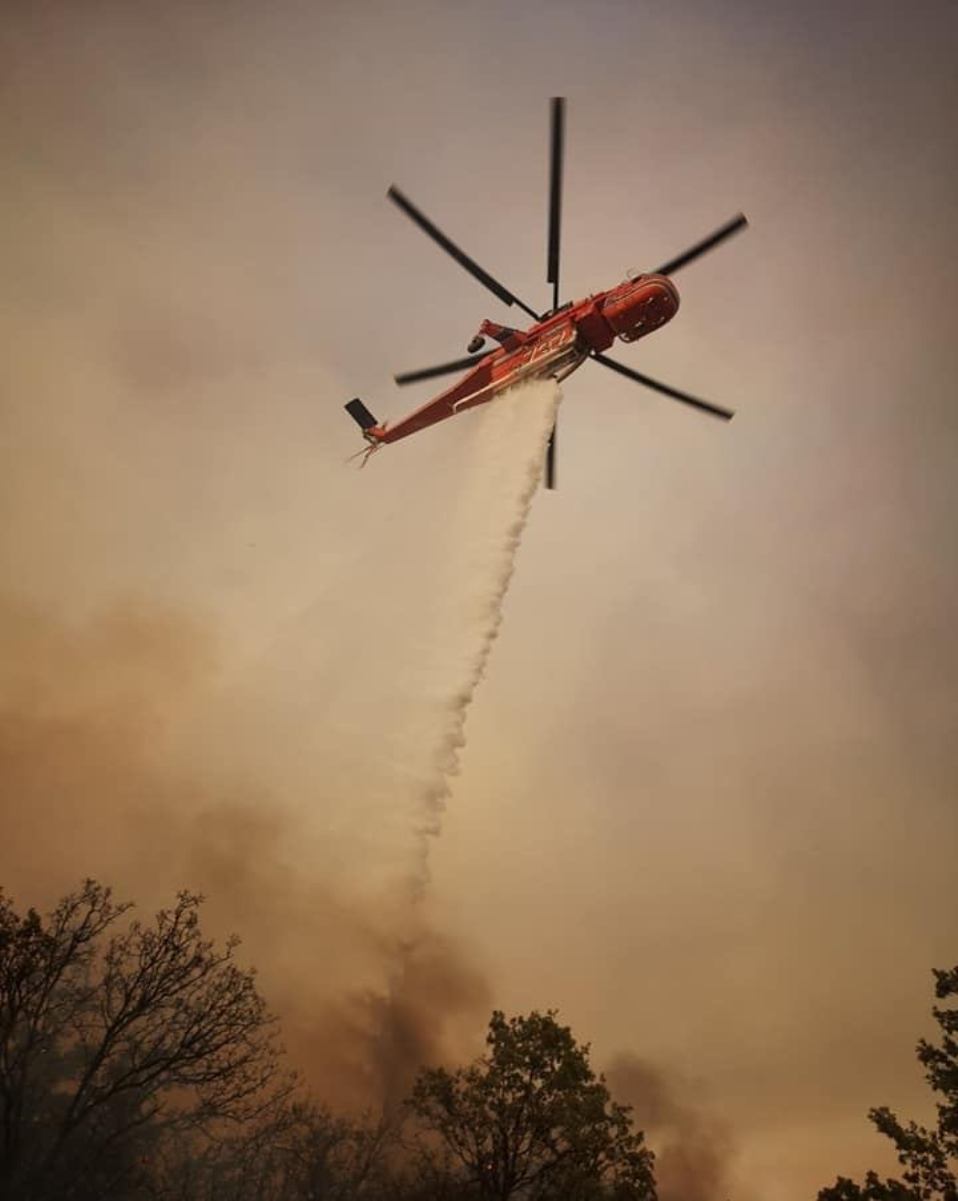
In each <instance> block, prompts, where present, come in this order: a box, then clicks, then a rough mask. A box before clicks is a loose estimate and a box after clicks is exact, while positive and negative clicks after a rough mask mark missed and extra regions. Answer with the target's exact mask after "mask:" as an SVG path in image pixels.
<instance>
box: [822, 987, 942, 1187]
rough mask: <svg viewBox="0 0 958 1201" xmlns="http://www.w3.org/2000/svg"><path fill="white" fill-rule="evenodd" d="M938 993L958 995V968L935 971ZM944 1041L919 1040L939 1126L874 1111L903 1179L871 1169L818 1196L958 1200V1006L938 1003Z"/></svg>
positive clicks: (937, 1016)
mask: <svg viewBox="0 0 958 1201" xmlns="http://www.w3.org/2000/svg"><path fill="white" fill-rule="evenodd" d="M934 976H935V996H936V997H937V999H938V1000H939V1001H943V1000H948V999H949V998H952V997H958V967H953V968H951V969H950V970H948V971H939V970H937V969H936V970H935V972H934ZM932 1013H933V1014H934V1017H935V1021H936V1022H937V1023H938V1025H939V1027H940V1028H941V1042H940V1043H939V1044H937V1045H936V1044H934V1043H930V1042H928V1041H927V1040H926V1039H921V1040H920V1041H919V1043H918V1048H917V1054H918V1059H919V1061H920V1062H921V1063H922V1065H923V1066H924V1068H925V1079H926V1080H927V1081H928V1083H929V1084H930V1085H931V1088H932V1090H933V1092H935V1093H937V1094H938V1095H939V1096H940V1097H941V1098H942V1100H941V1101H939V1102H937V1105H936V1108H937V1112H938V1121H937V1124H936V1126H935V1129H934V1130H928V1129H926V1128H925V1127H924V1126H919V1125H917V1124H916V1123H915V1122H909V1123H908V1124H907V1126H906V1125H903V1124H902V1123H901V1122H900V1121H899V1120H898V1118H897V1117H896V1116H895V1114H894V1113H892V1111H891V1110H890V1109H888V1108H887V1107H886V1106H882V1107H881V1108H879V1109H872V1110H870V1111H869V1114H868V1116H869V1118H870V1119H871V1121H872V1122H873V1123H874V1125H875V1127H876V1128H877V1129H878V1130H879V1131H880V1132H881V1133H882V1134H884V1135H885V1136H886V1137H887V1138H890V1139H891V1140H892V1142H893V1143H894V1144H895V1148H896V1150H897V1152H898V1162H899V1163H900V1164H901V1165H902V1167H903V1168H904V1169H905V1170H904V1172H903V1173H902V1177H901V1179H900V1180H896V1179H886V1180H881V1179H880V1178H879V1177H878V1175H877V1173H875V1172H869V1173H868V1174H867V1176H866V1177H865V1182H864V1184H856V1183H855V1182H854V1181H853V1180H849V1179H848V1178H847V1177H845V1176H840V1177H839V1178H838V1179H837V1180H836V1181H835V1183H834V1184H833V1185H832V1186H831V1187H830V1188H826V1189H822V1190H821V1192H820V1193H819V1194H818V1201H932V1199H938V1198H940V1201H958V1177H956V1175H955V1171H956V1167H958V1008H945V1007H942V1006H939V1005H935V1006H934V1007H933V1008H932Z"/></svg>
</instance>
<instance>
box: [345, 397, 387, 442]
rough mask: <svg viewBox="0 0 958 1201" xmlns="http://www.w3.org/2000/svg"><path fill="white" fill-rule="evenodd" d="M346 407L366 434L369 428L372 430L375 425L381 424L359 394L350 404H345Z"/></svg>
mask: <svg viewBox="0 0 958 1201" xmlns="http://www.w3.org/2000/svg"><path fill="white" fill-rule="evenodd" d="M344 408H345V409H346V412H347V413H348V414H349V415H350V417H352V419H353V421H355V422H356V424H357V425H358V426H359V428H360V429H361V430H362V431H363V433H364V434H365V432H366V431H367V430H370V429H372V428H373V426H376V425H378V424H379V422H378V421H377V420H376V418H375V417H374V416H373V415H372V413H370V411H369V409H367V408H366V406H365V405H364V404H363V402H362V401H361V400H360V399H359V397H358V396H357V397H356V398H355V400H351V401H350V402H349V404H347V405H345V406H344Z"/></svg>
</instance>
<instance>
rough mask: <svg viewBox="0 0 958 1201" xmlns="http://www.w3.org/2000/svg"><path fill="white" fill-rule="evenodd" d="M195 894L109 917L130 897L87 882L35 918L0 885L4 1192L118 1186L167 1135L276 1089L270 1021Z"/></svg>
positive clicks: (243, 1114) (140, 1169)
mask: <svg viewBox="0 0 958 1201" xmlns="http://www.w3.org/2000/svg"><path fill="white" fill-rule="evenodd" d="M199 904H200V898H199V897H197V896H194V895H192V894H190V893H186V892H184V893H181V894H180V895H179V897H178V899H177V902H176V905H175V906H174V907H173V908H172V909H169V910H161V911H160V912H159V913H158V914H157V915H156V917H155V920H154V921H153V923H152V924H149V925H143V924H141V923H140V922H138V921H133V922H130V923H129V924H128V925H127V926H126V928H125V929H118V928H117V926H118V923H119V921H120V919H121V918H123V917H124V916H125V915H126V914H127V912H128V910H129V909H130V906H129V905H126V904H117V903H116V902H115V901H114V900H113V898H112V895H111V892H110V890H109V889H108V888H104V887H103V886H101V885H99V884H97V883H95V882H94V881H92V880H88V881H87V882H86V883H85V884H84V885H83V887H82V888H81V889H79V890H78V891H77V892H75V893H72V894H70V895H69V896H67V897H65V898H64V899H63V900H62V901H61V902H60V903H59V905H57V907H56V908H55V909H54V910H53V911H52V912H51V913H50V914H49V915H48V916H47V917H46V918H43V917H41V916H40V915H39V914H38V913H37V912H35V911H34V910H32V909H31V910H29V911H28V912H27V913H26V915H24V916H19V915H18V914H17V913H16V912H15V910H14V908H13V905H12V903H11V901H10V900H9V899H8V898H7V897H5V896H3V895H2V894H0V1195H2V1196H16V1197H22V1198H25V1199H31V1201H32V1199H33V1198H41V1197H44V1198H45V1197H52V1196H55V1197H58V1198H60V1197H62V1198H76V1199H80V1198H86V1197H91V1198H92V1197H101V1196H105V1195H113V1194H114V1193H115V1191H116V1190H117V1189H120V1188H122V1189H124V1190H126V1193H127V1194H129V1193H131V1192H134V1191H135V1189H136V1187H137V1183H138V1182H139V1181H141V1180H142V1179H143V1178H144V1177H145V1176H146V1175H147V1168H148V1166H149V1165H150V1164H151V1163H152V1162H153V1161H154V1160H155V1159H156V1158H157V1157H158V1156H160V1155H161V1154H162V1144H163V1140H164V1138H165V1137H167V1136H169V1135H171V1134H172V1135H177V1136H183V1135H184V1134H187V1133H189V1132H197V1131H206V1132H209V1131H210V1130H211V1129H212V1127H213V1126H214V1125H215V1124H216V1123H220V1122H223V1121H230V1122H242V1121H246V1120H249V1119H250V1118H252V1117H254V1116H255V1115H256V1114H257V1113H258V1112H259V1111H261V1110H262V1108H263V1106H264V1104H266V1102H267V1099H269V1098H272V1099H275V1098H276V1096H277V1093H276V1091H275V1089H273V1091H271V1086H274V1085H276V1083H277V1081H278V1078H279V1077H278V1073H279V1063H278V1053H277V1047H276V1045H275V1041H274V1030H273V1019H272V1018H271V1017H270V1015H269V1014H268V1012H267V1010H266V1006H265V1004H264V1002H263V1000H262V998H261V997H260V996H259V994H258V993H257V991H256V988H255V986H254V981H253V974H252V973H251V972H249V971H243V970H241V969H240V968H239V967H238V966H237V965H236V964H235V963H234V961H233V953H234V949H235V947H236V941H235V940H231V941H230V942H228V943H227V944H226V946H225V948H224V949H221V950H217V949H216V948H215V947H214V946H213V944H212V943H211V942H207V941H205V940H204V939H203V938H202V937H201V935H200V931H199V924H198V908H199Z"/></svg>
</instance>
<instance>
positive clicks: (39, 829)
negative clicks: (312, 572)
mask: <svg viewBox="0 0 958 1201" xmlns="http://www.w3.org/2000/svg"><path fill="white" fill-rule="evenodd" d="M557 401H558V394H557V390H556V389H555V387H554V386H553V385H551V384H549V385H542V384H538V385H532V386H527V387H526V388H524V389H521V390H517V391H515V392H513V393H512V394H510V395H508V396H506V397H504V398H503V399H502V400H501V401H499V402H498V403H497V404H496V405H494V406H490V407H489V408H488V409H487V410H485V411H483V412H480V413H477V414H473V415H469V416H468V417H466V418H463V419H461V422H460V424H461V436H462V438H463V439H464V440H465V442H466V445H467V450H466V453H465V455H464V458H463V462H462V463H461V464H460V475H459V483H458V487H457V488H456V490H455V492H454V493H453V494H452V496H451V497H450V505H449V508H448V510H447V511H446V512H445V513H443V514H442V515H441V522H438V523H436V526H435V528H434V529H432V530H431V531H430V532H427V534H425V535H424V534H423V533H422V531H421V530H420V529H419V528H417V526H416V524H415V523H413V525H412V526H405V528H404V522H403V520H402V514H401V513H400V511H399V510H398V509H397V510H394V515H393V518H392V520H387V521H385V522H383V521H381V520H380V519H379V518H378V516H377V519H376V523H375V525H370V526H369V527H368V528H365V529H360V530H359V539H360V542H361V544H362V545H363V546H364V548H365V553H364V554H362V555H360V556H358V557H356V558H355V559H354V560H352V561H349V560H347V559H344V561H342V562H341V563H340V568H341V570H340V574H339V576H338V578H337V579H336V580H335V582H334V583H331V584H330V585H329V587H328V588H327V590H326V592H325V594H324V596H323V597H322V598H321V599H320V600H318V601H316V602H314V603H313V604H311V605H310V606H308V607H307V609H306V611H305V612H304V613H303V614H301V615H300V617H299V618H298V619H297V620H296V621H294V622H293V623H291V626H290V627H289V628H287V629H286V630H285V632H284V633H283V634H282V635H281V636H279V637H276V638H274V640H273V641H272V643H271V644H270V645H269V646H268V647H267V649H266V650H265V651H264V652H263V653H262V654H261V655H260V656H259V658H257V659H256V660H255V661H254V662H252V663H247V664H245V665H237V664H236V663H234V662H233V661H232V660H231V653H230V652H231V648H230V647H229V645H228V644H227V643H226V642H225V640H224V638H223V637H222V635H221V633H220V631H218V630H217V628H216V623H215V619H214V618H213V617H212V616H211V615H210V614H203V615H200V614H196V613H190V612H187V611H185V610H183V609H182V608H177V607H175V606H171V605H169V604H161V603H159V602H157V601H151V600H146V599H139V600H127V601H124V602H122V603H115V604H113V605H112V606H110V607H108V608H106V609H104V610H101V611H99V612H97V613H94V614H93V615H92V616H89V615H83V616H80V615H70V613H69V607H68V606H64V609H65V610H66V611H65V612H64V611H60V612H57V611H56V610H55V609H54V608H53V607H52V606H46V607H44V606H41V605H39V604H37V603H30V602H28V601H26V600H24V599H23V598H14V597H10V596H7V597H4V598H3V600H2V604H0V779H2V782H3V783H2V791H0V821H2V822H3V828H4V833H5V837H4V841H3V847H2V854H0V875H2V880H3V882H4V884H5V886H6V887H7V889H8V891H9V892H11V893H12V894H13V895H14V897H15V899H16V900H17V901H18V902H19V903H21V904H27V903H29V904H39V905H44V904H47V903H49V902H50V901H52V900H53V899H54V898H55V896H57V895H58V894H59V893H61V892H63V891H65V890H67V889H69V888H70V887H72V886H73V885H75V884H76V883H77V882H78V881H79V880H80V879H81V878H83V877H84V876H87V875H96V876H99V877H100V878H102V879H104V880H105V881H107V882H109V883H111V884H113V885H114V886H115V888H116V891H117V893H118V894H120V895H121V896H123V897H124V898H126V897H129V898H133V899H135V900H136V901H137V902H138V903H139V904H140V906H141V907H142V908H149V907H152V906H158V905H162V904H165V903H168V901H169V900H170V898H171V894H172V892H173V891H174V890H175V889H177V888H191V889H195V890H199V891H201V892H203V893H204V894H206V895H207V896H208V898H209V899H208V904H207V924H208V925H209V926H210V928H211V929H212V931H213V932H214V933H217V934H225V933H227V932H229V931H233V930H235V931H237V932H239V933H240V934H241V935H242V937H243V940H244V955H245V957H246V958H247V960H248V961H250V962H252V963H254V964H255V965H256V966H257V968H258V969H259V971H260V979H261V986H262V989H263V991H264V993H265V994H266V996H267V999H268V1000H269V1001H270V1003H271V1004H272V1006H273V1007H274V1009H275V1010H276V1011H277V1012H278V1013H279V1015H280V1016H281V1018H282V1019H283V1025H284V1034H285V1041H286V1043H287V1046H288V1048H289V1050H290V1055H291V1059H292V1062H293V1064H294V1066H296V1067H297V1068H299V1069H301V1070H302V1071H303V1072H304V1074H305V1075H306V1077H307V1079H308V1081H309V1082H310V1084H311V1085H312V1086H313V1087H314V1089H315V1090H316V1091H317V1093H319V1095H320V1096H322V1097H323V1098H324V1099H325V1100H328V1101H331V1102H335V1103H338V1104H346V1105H355V1106H366V1105H371V1104H373V1105H375V1104H387V1105H391V1104H393V1103H395V1102H396V1101H397V1100H398V1099H400V1098H401V1096H402V1095H403V1093H404V1091H405V1089H406V1087H407V1086H408V1083H409V1081H410V1079H411V1077H412V1075H413V1074H414V1072H415V1070H416V1069H417V1068H418V1067H419V1066H420V1065H421V1064H422V1063H425V1062H434V1061H436V1060H439V1059H443V1058H447V1057H449V1056H453V1055H457V1054H460V1053H462V1052H463V1051H464V1050H465V1049H467V1048H471V1043H472V1040H474V1038H475V1035H476V1032H477V1030H479V1029H481V1025H482V1018H483V1017H484V1016H485V1013H486V1012H487V1010H488V1004H489V1000H490V997H489V990H488V987H487V986H486V984H485V982H484V979H483V975H482V972H481V970H480V969H479V968H478V967H477V966H476V965H474V964H473V963H472V962H471V960H470V956H469V954H468V952H467V951H466V950H465V949H464V948H463V947H461V946H459V945H458V944H457V943H456V941H455V940H454V939H453V938H452V937H451V936H450V935H449V934H448V933H446V932H444V931H443V930H442V928H441V923H440V922H439V921H438V920H437V915H436V914H435V913H434V912H432V909H431V907H430V902H429V896H428V892H427V891H426V890H425V888H424V885H425V883H426V881H427V872H426V867H427V864H426V859H427V847H428V841H429V838H430V837H431V836H434V835H435V834H437V833H438V829H439V820H440V815H441V811H442V807H443V805H444V804H445V803H446V800H447V798H448V795H449V788H450V780H451V777H452V776H453V775H454V773H455V772H456V770H457V768H458V759H459V754H460V752H461V749H462V747H463V745H464V723H465V718H466V713H467V710H468V707H469V704H470V702H471V700H472V698H473V696H474V693H475V689H476V686H477V684H478V682H479V680H480V678H481V676H482V673H483V671H484V668H485V665H486V662H487V659H488V656H489V652H490V649H491V646H492V643H493V641H494V639H495V636H496V632H497V630H498V627H499V623H500V621H501V611H502V601H503V598H504V595H505V592H506V589H507V587H508V583H509V579H510V576H511V574H512V571H513V568H514V563H515V554H516V550H517V547H518V544H519V539H520V536H521V532H522V528H523V526H524V524H525V521H526V517H527V515H528V511H529V506H530V503H531V500H532V496H533V493H534V491H535V488H536V485H537V482H538V479H539V475H540V471H541V463H542V455H543V450H544V446H545V442H546V440H547V438H548V433H549V429H550V428H551V424H552V421H553V419H554V414H555V409H556V405H557ZM375 466H379V465H378V464H377V465H375ZM375 466H374V468H373V469H371V470H370V471H368V472H366V473H365V475H364V477H363V478H362V484H363V486H364V487H369V488H375V487H377V486H378V487H380V488H382V487H384V486H385V484H386V478H385V475H384V473H383V472H381V471H380V472H379V474H377V473H376V470H375ZM407 516H408V514H407ZM25 524H26V515H24V525H25ZM370 631H374V632H376V634H375V637H374V638H373V640H372V641H373V643H376V642H377V640H378V644H377V645H375V646H373V651H374V653H369V651H370V645H371V640H370ZM384 631H385V634H384Z"/></svg>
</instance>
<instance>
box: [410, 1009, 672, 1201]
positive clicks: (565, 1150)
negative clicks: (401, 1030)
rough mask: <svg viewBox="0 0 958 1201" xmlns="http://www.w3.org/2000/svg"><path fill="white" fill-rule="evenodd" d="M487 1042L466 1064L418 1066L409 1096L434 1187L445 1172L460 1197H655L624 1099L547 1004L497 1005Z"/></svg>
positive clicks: (647, 1159)
mask: <svg viewBox="0 0 958 1201" xmlns="http://www.w3.org/2000/svg"><path fill="white" fill-rule="evenodd" d="M486 1044H487V1047H488V1051H487V1053H486V1054H485V1055H483V1056H481V1057H480V1058H479V1059H478V1060H477V1061H476V1062H475V1063H473V1064H472V1065H470V1066H469V1067H466V1068H459V1069H458V1070H457V1071H455V1072H448V1071H446V1070H445V1069H444V1068H430V1069H426V1070H424V1071H422V1072H420V1074H419V1076H418V1077H417V1079H416V1082H415V1085H414V1087H413V1091H412V1095H411V1097H410V1100H409V1102H408V1105H409V1108H410V1109H411V1111H412V1112H413V1113H414V1114H415V1115H416V1117H417V1119H418V1121H419V1124H420V1127H421V1130H422V1131H423V1132H424V1133H425V1135H426V1140H425V1141H424V1142H423V1143H421V1145H420V1154H421V1156H422V1158H423V1160H424V1164H425V1165H428V1164H429V1163H431V1164H432V1171H433V1174H434V1177H435V1180H436V1185H435V1190H436V1191H437V1192H438V1189H439V1184H440V1182H441V1181H446V1182H448V1180H449V1176H450V1172H453V1173H455V1175H456V1178H457V1180H458V1182H459V1185H460V1189H459V1192H458V1194H456V1195H458V1196H460V1197H464V1196H467V1195H469V1196H475V1197H479V1198H494V1199H495V1201H508V1199H509V1198H512V1197H518V1196H522V1197H523V1198H527V1197H528V1198H530V1199H531V1198H535V1199H536V1201H547V1199H551V1198H556V1199H558V1198H563V1199H564V1201H593V1199H598V1198H615V1199H616V1201H648V1199H654V1197H655V1185H654V1178H653V1174H652V1162H653V1156H652V1153H651V1152H650V1151H649V1150H648V1149H647V1148H646V1147H645V1146H644V1145H643V1138H642V1134H641V1133H638V1132H634V1131H633V1130H632V1123H631V1118H630V1117H629V1109H628V1107H627V1106H622V1105H618V1104H616V1103H615V1102H614V1101H612V1099H611V1097H610V1096H609V1091H608V1089H607V1088H606V1086H605V1082H604V1080H603V1079H602V1078H601V1077H599V1078H596V1076H595V1074H594V1073H593V1071H592V1069H591V1067H590V1066H589V1059H588V1052H589V1048H588V1046H582V1047H580V1046H579V1045H578V1044H577V1043H576V1041H575V1039H574V1038H573V1037H572V1033H571V1031H570V1030H569V1028H568V1027H567V1026H560V1025H559V1024H558V1022H557V1021H556V1016H555V1012H554V1011H549V1012H547V1013H546V1014H544V1015H543V1014H540V1013H535V1012H534V1013H531V1014H529V1016H528V1017H514V1018H510V1019H509V1020H507V1019H506V1017H505V1015H504V1014H503V1013H501V1012H500V1011H498V1010H497V1011H495V1012H494V1013H493V1015H492V1019H491V1021H490V1023H489V1032H488V1034H487V1037H486ZM430 1135H431V1136H432V1137H433V1139H435V1140H438V1144H439V1147H438V1149H436V1150H433V1149H431V1146H430V1143H429V1136H430ZM467 1190H468V1191H467Z"/></svg>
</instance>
